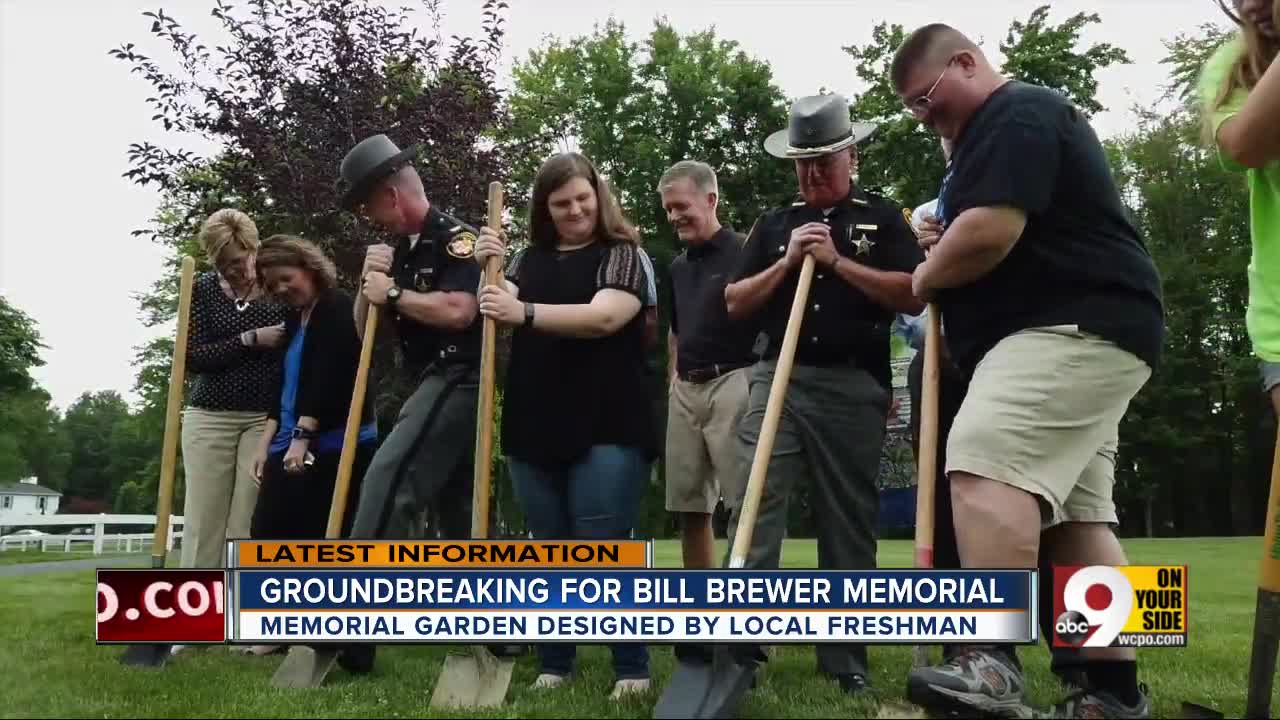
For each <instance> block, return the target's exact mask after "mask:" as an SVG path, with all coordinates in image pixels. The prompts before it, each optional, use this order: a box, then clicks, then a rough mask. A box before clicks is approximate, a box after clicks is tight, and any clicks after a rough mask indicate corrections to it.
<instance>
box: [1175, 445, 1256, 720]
mask: <svg viewBox="0 0 1280 720" xmlns="http://www.w3.org/2000/svg"><path fill="white" fill-rule="evenodd" d="M1266 523H1267V524H1266V528H1265V534H1264V535H1263V540H1262V563H1261V566H1260V568H1259V577H1258V604H1257V606H1256V608H1255V610H1254V616H1253V645H1252V648H1251V650H1250V653H1249V655H1250V657H1249V680H1248V682H1249V685H1248V688H1249V694H1248V697H1247V698H1246V700H1245V705H1244V716H1243V717H1247V718H1268V717H1271V716H1272V715H1271V691H1272V688H1273V687H1274V686H1275V678H1276V651H1277V649H1278V648H1280V547H1277V545H1276V543H1277V540H1280V527H1278V526H1277V523H1280V429H1277V438H1276V450H1275V454H1274V456H1273V458H1272V464H1271V494H1270V496H1269V498H1268V499H1267V519H1266ZM1182 716H1183V717H1185V718H1220V717H1224V715H1223V714H1222V713H1221V712H1219V711H1217V710H1214V709H1213V708H1209V707H1205V706H1203V705H1197V704H1195V703H1190V702H1184V703H1182Z"/></svg>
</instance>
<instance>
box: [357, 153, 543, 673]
mask: <svg viewBox="0 0 1280 720" xmlns="http://www.w3.org/2000/svg"><path fill="white" fill-rule="evenodd" d="M417 150H418V146H417V145H413V146H411V147H409V148H407V149H405V150H401V149H400V148H399V147H397V146H396V145H395V143H393V142H392V141H391V140H390V139H389V138H388V137H387V136H386V135H381V134H379V135H374V136H371V137H368V138H365V139H364V140H362V141H361V142H360V143H359V144H357V145H356V146H355V147H353V148H352V149H351V150H350V151H349V152H348V153H347V155H346V157H344V158H343V160H342V165H341V180H340V188H341V192H342V199H341V202H342V206H343V208H344V209H346V210H348V211H351V212H354V213H356V214H357V215H359V216H360V217H362V218H364V219H365V220H366V221H368V222H369V223H371V224H372V225H373V226H375V227H377V228H379V229H381V230H384V231H386V232H388V233H390V234H392V235H393V236H394V237H395V240H394V243H393V244H376V245H373V246H371V247H369V249H368V251H367V252H366V256H365V262H364V268H363V269H362V271H361V277H362V288H361V292H360V294H359V295H358V297H357V301H356V306H355V318H354V320H355V323H356V327H357V328H358V331H359V332H360V333H361V335H363V333H364V329H365V320H366V318H367V314H368V312H369V311H370V307H369V306H370V305H375V306H377V307H379V308H382V309H384V310H385V312H386V313H387V317H388V318H389V319H391V320H392V321H394V323H395V326H396V334H397V335H398V337H399V341H400V343H399V345H400V351H401V353H402V354H403V357H404V361H405V363H404V364H405V366H406V367H407V368H408V369H409V371H410V372H411V373H412V375H413V376H414V377H416V378H417V382H418V387H417V389H416V390H415V391H414V392H413V394H412V395H410V397H409V399H408V400H406V401H405V403H404V405H403V406H402V407H401V408H400V413H399V416H398V417H397V419H396V422H395V425H394V426H393V427H392V429H391V432H390V434H388V435H387V437H386V438H385V439H384V440H383V441H382V443H381V445H380V447H379V448H378V451H377V454H376V455H375V456H374V457H373V460H372V461H371V463H370V465H369V469H368V471H367V472H366V474H365V477H364V483H363V486H362V488H361V493H360V499H359V505H358V508H357V510H356V517H355V520H354V523H353V526H352V531H351V534H352V536H353V537H355V538H378V539H381V538H391V539H414V538H420V537H421V536H422V534H423V529H424V526H425V523H424V519H425V517H426V512H427V508H428V506H429V505H432V506H434V510H435V511H436V512H434V513H433V516H435V517H438V518H439V519H440V520H441V521H442V525H443V534H444V536H445V537H447V538H466V537H469V536H470V534H471V527H470V523H471V492H472V488H471V485H472V474H473V467H474V463H475V439H476V412H477V404H478V400H479V375H480V371H479V365H480V340H481V327H482V325H481V318H480V314H479V310H478V304H477V302H476V292H477V291H478V289H479V286H480V267H479V265H477V264H476V263H475V261H474V259H473V258H472V252H473V249H474V245H475V240H476V235H477V230H476V228H475V227H474V226H471V225H468V224H467V223H465V222H462V221H461V220H459V219H457V218H456V217H454V216H452V215H449V214H448V213H445V212H444V211H442V210H440V209H439V208H438V207H436V206H435V205H434V204H433V203H432V202H431V201H430V200H428V198H427V196H426V192H425V190H424V188H423V184H422V179H421V177H419V175H418V172H417V170H416V169H415V168H414V167H413V166H412V165H411V164H410V162H411V160H412V159H413V158H414V157H416V154H417ZM493 649H494V650H495V651H496V652H499V654H507V655H509V654H515V653H518V652H521V651H522V650H523V648H521V647H519V646H514V647H510V648H505V647H495V648H493ZM362 650H364V651H369V650H371V648H362ZM358 654H359V652H348V653H347V654H346V656H345V657H346V662H344V667H347V666H352V665H354V666H355V667H354V668H353V667H348V669H357V670H365V669H368V667H371V664H372V655H371V652H370V653H369V654H368V656H367V657H356V656H357V655H358Z"/></svg>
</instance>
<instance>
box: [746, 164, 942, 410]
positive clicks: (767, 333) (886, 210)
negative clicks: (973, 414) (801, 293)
mask: <svg viewBox="0 0 1280 720" xmlns="http://www.w3.org/2000/svg"><path fill="white" fill-rule="evenodd" d="M811 222H820V223H825V224H826V225H827V226H828V227H830V228H831V241H832V244H833V245H834V246H835V249H836V252H837V253H839V254H840V255H843V256H844V257H846V258H848V259H849V260H851V261H853V262H856V263H861V264H863V265H867V266H869V267H872V268H874V269H877V270H881V271H896V272H905V273H910V272H912V271H914V270H915V268H916V266H917V265H919V264H920V263H921V262H923V261H924V252H923V251H922V250H921V249H920V245H919V243H918V242H917V241H916V236H915V233H913V232H912V231H911V227H910V226H909V225H907V222H906V219H905V218H904V217H903V216H902V208H901V206H900V205H899V204H897V203H892V202H889V201H888V200H887V199H885V198H884V197H882V196H879V195H876V194H873V193H868V192H866V191H864V190H862V189H861V188H856V187H855V188H853V189H851V190H850V192H849V194H848V195H847V196H845V198H844V199H843V200H841V201H840V202H838V203H836V205H835V206H834V207H833V208H830V209H829V212H824V209H823V208H817V207H811V206H809V205H807V204H805V203H804V202H797V203H795V204H793V205H791V206H790V207H785V208H776V209H774V210H770V211H768V212H766V213H765V214H764V215H762V216H761V217H760V218H759V219H758V220H757V221H756V224H755V226H754V227H753V228H752V231H751V234H750V236H749V237H748V238H747V243H746V246H745V247H744V248H743V252H742V257H741V262H740V263H739V269H738V271H737V272H736V273H735V275H734V278H733V280H734V281H735V282H736V281H738V280H742V279H744V278H748V277H751V276H753V275H757V274H759V273H761V272H763V271H764V270H766V269H768V268H769V267H770V266H772V265H773V264H774V263H776V262H778V261H779V260H781V259H782V258H783V256H785V255H786V253H787V246H788V245H789V244H790V243H791V232H792V231H793V230H795V229H796V228H798V227H800V226H802V225H805V224H807V223H811ZM799 279H800V271H799V269H798V268H797V269H796V270H794V271H792V272H790V273H789V274H788V275H787V278H786V279H785V280H783V281H782V283H781V284H779V286H778V287H777V289H776V290H774V292H773V294H772V295H771V296H770V297H769V299H768V301H767V302H766V304H765V305H764V307H762V308H761V309H760V310H759V315H758V321H759V323H760V325H759V327H760V330H761V333H762V337H761V338H760V339H759V340H758V341H757V346H756V349H757V351H762V355H761V357H762V358H764V359H775V358H777V357H778V354H779V351H780V350H781V348H782V340H783V337H784V336H785V335H786V330H787V320H788V318H789V317H790V314H791V304H792V302H793V300H794V299H795V294H796V286H797V285H798V284H799ZM893 317H894V312H893V310H891V309H889V308H886V307H884V306H882V305H879V304H878V303H876V302H875V301H874V300H872V299H871V298H870V297H868V296H867V295H866V294H865V293H863V292H862V291H861V290H860V289H858V288H857V287H855V286H854V285H852V284H850V283H848V282H846V281H845V280H844V279H843V278H841V277H840V276H839V275H838V274H837V273H836V271H835V270H834V269H831V268H827V267H821V266H818V267H815V268H814V274H813V281H812V284H811V285H810V289H809V296H808V302H807V303H806V305H805V312H804V320H803V322H802V323H801V328H800V335H799V341H798V343H797V344H796V354H795V362H796V363H797V364H801V365H842V364H853V365H857V366H859V367H861V368H863V369H865V370H867V371H868V372H870V373H871V374H872V375H873V376H874V377H875V378H876V379H877V380H879V381H880V382H881V383H882V384H883V385H885V386H886V387H888V386H889V385H890V383H891V376H890V372H889V328H890V326H891V325H892V323H893Z"/></svg>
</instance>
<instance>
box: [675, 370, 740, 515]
mask: <svg viewBox="0 0 1280 720" xmlns="http://www.w3.org/2000/svg"><path fill="white" fill-rule="evenodd" d="M747 371H748V368H739V369H737V370H734V371H732V372H728V373H725V374H724V375H721V376H720V377H718V378H715V379H714V380H711V381H708V382H705V383H691V382H687V381H685V380H680V379H678V378H677V379H676V380H675V382H674V383H672V385H671V391H670V394H669V397H668V400H667V403H668V404H667V452H666V462H667V496H666V506H667V510H668V511H669V512H692V513H706V514H711V513H713V512H715V509H716V503H717V502H719V500H720V496H721V495H723V496H724V497H725V500H726V506H727V505H728V503H729V502H732V501H733V499H734V498H736V497H738V496H739V495H741V494H742V492H743V490H744V489H745V488H746V484H747V474H748V473H749V472H750V468H749V467H747V468H743V467H742V466H741V463H740V462H739V458H738V452H737V450H738V449H737V444H736V443H737V431H738V423H739V422H740V421H741V420H742V416H743V414H744V413H745V412H746V410H747Z"/></svg>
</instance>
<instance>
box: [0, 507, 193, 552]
mask: <svg viewBox="0 0 1280 720" xmlns="http://www.w3.org/2000/svg"><path fill="white" fill-rule="evenodd" d="M182 524H183V522H182V516H181V515H170V516H169V532H168V538H167V544H166V551H168V550H172V549H173V543H174V540H175V539H177V538H180V537H182V530H180V529H178V528H179V527H180V526H182ZM67 525H71V526H74V527H91V528H93V532H92V533H84V534H70V533H61V532H50V531H44V530H43V528H44V527H57V526H67ZM108 525H117V526H118V525H135V526H136V525H145V526H149V527H150V528H151V530H150V531H149V532H145V533H107V531H106V530H107V526H108ZM155 526H156V516H155V515H107V514H106V513H98V514H92V515H30V514H21V515H19V514H16V513H0V529H3V530H4V532H3V534H0V551H5V550H11V549H15V548H21V549H22V550H27V549H31V548H34V549H38V550H44V551H48V550H54V551H57V550H61V551H62V552H71V551H72V548H80V549H83V550H89V549H90V548H91V549H92V552H93V554H94V555H101V554H102V553H103V552H123V553H131V552H143V551H146V550H150V549H151V545H152V543H153V541H154V540H155ZM14 528H31V529H36V528H41V530H40V532H39V534H34V533H15V532H14V530H13V529H14Z"/></svg>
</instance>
